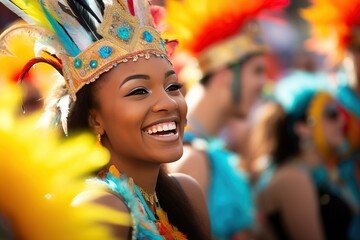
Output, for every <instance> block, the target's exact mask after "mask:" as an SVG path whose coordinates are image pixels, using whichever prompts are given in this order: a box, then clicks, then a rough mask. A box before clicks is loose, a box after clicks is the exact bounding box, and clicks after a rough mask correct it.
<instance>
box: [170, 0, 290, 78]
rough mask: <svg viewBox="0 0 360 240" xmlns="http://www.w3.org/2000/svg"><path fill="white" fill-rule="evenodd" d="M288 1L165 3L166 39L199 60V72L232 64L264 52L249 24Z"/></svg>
mask: <svg viewBox="0 0 360 240" xmlns="http://www.w3.org/2000/svg"><path fill="white" fill-rule="evenodd" d="M287 3H288V0H252V1H247V0H198V1H192V0H183V1H177V0H168V1H167V2H166V10H167V17H166V19H165V22H166V24H167V25H168V26H167V30H166V32H165V33H167V34H168V36H171V37H174V36H175V37H176V39H178V40H179V42H180V45H179V48H180V49H182V50H185V51H187V52H189V53H190V54H192V55H193V56H195V57H197V58H198V59H199V63H200V67H201V69H202V71H203V72H205V73H206V72H211V71H214V70H216V69H217V68H219V67H222V66H224V65H226V64H229V63H231V62H232V61H236V60H238V59H240V58H241V56H244V55H245V54H246V53H248V52H252V51H261V50H262V49H263V48H264V44H263V41H262V40H261V37H260V33H259V31H258V27H257V26H256V25H255V24H254V23H252V24H247V23H249V22H251V21H252V20H255V19H256V18H257V17H259V16H260V14H261V13H263V11H264V10H278V9H280V8H283V7H284V6H286V5H287Z"/></svg>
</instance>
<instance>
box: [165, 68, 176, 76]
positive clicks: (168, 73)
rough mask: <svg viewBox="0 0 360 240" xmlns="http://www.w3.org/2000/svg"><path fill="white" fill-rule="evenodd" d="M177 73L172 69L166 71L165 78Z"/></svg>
mask: <svg viewBox="0 0 360 240" xmlns="http://www.w3.org/2000/svg"><path fill="white" fill-rule="evenodd" d="M173 74H176V73H175V71H174V70H170V71H168V72H167V73H165V78H168V77H169V76H171V75H173Z"/></svg>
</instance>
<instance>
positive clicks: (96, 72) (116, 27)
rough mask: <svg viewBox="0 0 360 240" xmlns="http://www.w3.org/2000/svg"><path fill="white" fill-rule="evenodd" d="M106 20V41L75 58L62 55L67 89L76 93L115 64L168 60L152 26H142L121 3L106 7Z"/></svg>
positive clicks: (101, 30)
mask: <svg viewBox="0 0 360 240" xmlns="http://www.w3.org/2000/svg"><path fill="white" fill-rule="evenodd" d="M104 19H105V21H103V22H102V23H101V24H100V26H99V28H98V32H99V33H100V34H101V35H102V36H103V39H100V40H98V41H96V42H95V43H94V44H92V45H91V46H90V47H89V48H88V49H87V50H85V51H83V52H81V53H80V54H79V55H77V56H76V57H71V56H67V55H63V56H62V57H61V58H62V60H63V65H64V69H65V72H64V76H65V79H67V84H68V89H69V91H70V93H71V95H72V97H73V98H74V99H75V93H76V92H77V91H78V90H79V89H80V88H81V87H82V86H84V85H85V84H87V83H90V82H93V81H95V80H96V79H97V78H98V77H99V76H100V75H101V74H102V73H104V72H106V71H108V70H109V69H111V68H112V67H113V66H114V65H116V64H118V63H122V62H127V61H128V60H129V59H132V60H133V61H136V60H137V59H138V58H139V57H145V58H146V59H149V58H150V56H151V55H150V54H155V55H157V56H161V57H165V56H166V49H165V41H164V40H163V39H162V38H161V37H160V34H159V33H158V32H157V31H156V30H155V29H154V28H153V27H150V26H141V25H140V22H139V19H138V18H137V17H135V16H132V15H131V14H129V13H127V11H126V9H125V6H123V5H120V4H118V3H113V5H111V6H109V7H107V8H105V16H104Z"/></svg>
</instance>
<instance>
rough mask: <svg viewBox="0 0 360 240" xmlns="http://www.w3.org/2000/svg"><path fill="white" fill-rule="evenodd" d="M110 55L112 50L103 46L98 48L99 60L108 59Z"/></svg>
mask: <svg viewBox="0 0 360 240" xmlns="http://www.w3.org/2000/svg"><path fill="white" fill-rule="evenodd" d="M111 53H112V48H111V47H109V46H104V47H102V48H100V50H99V54H100V57H101V58H108V57H109V56H110V55H111Z"/></svg>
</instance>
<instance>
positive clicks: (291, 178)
mask: <svg viewBox="0 0 360 240" xmlns="http://www.w3.org/2000/svg"><path fill="white" fill-rule="evenodd" d="M270 184H271V185H272V186H274V187H278V188H284V187H286V188H293V187H295V190H296V188H297V187H299V186H303V185H312V183H311V178H310V176H309V174H308V173H307V172H306V171H304V170H303V169H301V168H300V167H297V166H293V165H287V166H283V167H281V168H279V170H278V171H277V172H276V173H275V175H274V177H273V179H272V181H271V182H270Z"/></svg>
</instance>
